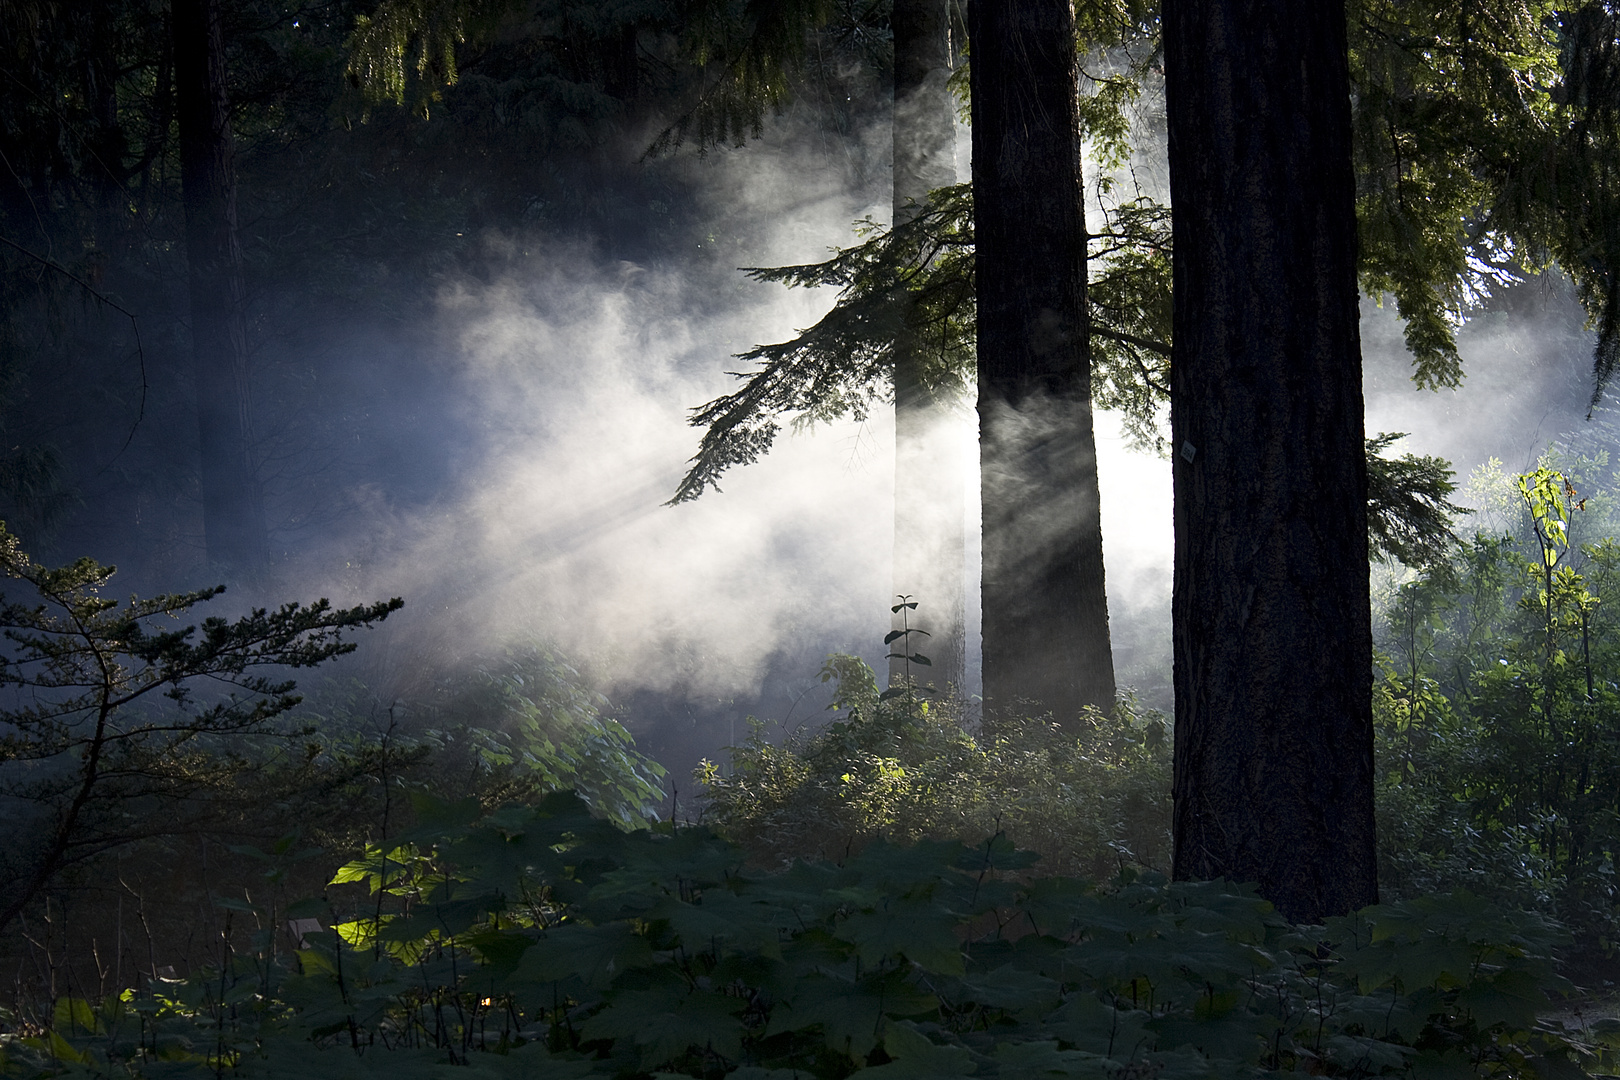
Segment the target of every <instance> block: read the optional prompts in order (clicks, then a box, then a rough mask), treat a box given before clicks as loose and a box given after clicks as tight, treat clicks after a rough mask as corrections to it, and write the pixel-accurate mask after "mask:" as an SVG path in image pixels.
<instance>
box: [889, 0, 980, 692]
mask: <svg viewBox="0 0 1620 1080" xmlns="http://www.w3.org/2000/svg"><path fill="white" fill-rule="evenodd" d="M889 25H890V27H891V29H892V33H893V38H894V118H893V145H894V214H893V221H894V222H895V223H896V224H899V223H904V222H906V221H910V220H912V219H914V218H915V217H916V216H917V215H918V214H919V213H922V212H924V211H926V210H927V209H928V207H929V196H930V193H932V192H934V191H937V190H939V189H941V188H945V187H948V186H949V185H951V184H953V183H955V182H956V123H955V116H954V112H955V109H954V104H955V103H954V101H953V100H952V97H951V92H950V88H949V87H948V86H947V81H948V80H949V77H950V72H951V33H950V29H951V28H950V5H949V3H948V2H947V0H897V2H896V3H895V5H894V10H893V11H892V13H891V14H890V16H889ZM896 294H897V295H896V300H897V301H898V302H899V303H901V304H903V305H905V307H906V308H907V309H908V310H906V312H905V315H904V318H903V321H902V322H901V324H900V326H899V329H898V332H897V334H896V336H895V342H894V375H893V379H894V591H895V593H896V594H902V595H909V596H911V597H912V598H914V599H915V600H917V601H918V607H917V609H916V610H915V611H914V612H911V613H910V616H909V617H910V619H911V628H912V629H914V630H921V631H924V632H925V633H926V635H927V637H926V640H924V641H921V642H920V643H919V642H917V641H913V642H912V644H913V645H917V648H916V649H913V648H907V649H905V650H902V651H904V652H908V653H915V652H917V651H918V649H920V650H921V652H922V653H923V655H925V656H927V657H928V658H929V660H930V662H931V664H932V666H931V667H930V668H929V669H928V673H927V674H926V675H923V676H921V678H920V680H919V681H922V682H932V683H933V684H934V685H935V686H936V687H938V688H939V689H941V690H943V689H945V688H946V687H947V686H957V687H960V686H961V685H962V680H963V678H964V676H965V674H966V662H967V625H966V624H967V619H966V614H965V611H964V609H965V606H966V605H965V603H964V596H963V588H964V577H965V574H964V571H965V569H966V565H965V558H966V556H965V549H966V532H967V530H966V523H965V520H964V516H963V514H964V509H965V503H966V496H967V482H966V475H965V472H964V469H963V461H964V457H963V455H964V452H965V450H966V447H965V446H964V445H963V443H962V439H961V430H962V426H963V425H962V424H961V422H960V420H959V419H958V418H957V416H956V412H957V410H958V409H959V408H961V405H962V400H961V398H962V395H961V393H960V392H959V384H958V383H955V382H953V381H949V380H940V379H937V378H934V377H932V373H933V370H934V369H936V368H937V367H938V366H939V363H940V361H939V354H940V353H941V352H943V351H945V350H944V349H942V347H941V344H940V343H939V342H938V341H937V339H935V338H934V337H933V336H932V335H930V334H929V332H928V326H927V317H926V308H924V307H920V306H917V305H914V304H913V303H912V297H911V294H910V292H909V290H905V289H898V290H896ZM894 627H895V629H897V630H898V629H900V628H901V623H900V618H899V616H898V615H897V616H896V617H895V624H894ZM901 663H902V662H901V661H898V660H896V661H893V662H891V665H890V672H889V675H890V679H891V681H893V680H895V679H898V678H902V677H903V676H902V674H901V666H900V665H901ZM915 674H918V673H916V672H914V675H915Z"/></svg>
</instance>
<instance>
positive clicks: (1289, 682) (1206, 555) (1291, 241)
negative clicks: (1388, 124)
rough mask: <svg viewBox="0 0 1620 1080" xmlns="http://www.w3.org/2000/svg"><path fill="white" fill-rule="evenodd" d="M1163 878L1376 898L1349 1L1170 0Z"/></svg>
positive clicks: (1299, 909) (1316, 899)
mask: <svg viewBox="0 0 1620 1080" xmlns="http://www.w3.org/2000/svg"><path fill="white" fill-rule="evenodd" d="M1163 25H1164V43H1165V70H1166V91H1167V97H1168V106H1169V135H1170V194H1171V200H1172V203H1173V205H1174V206H1175V224H1174V240H1175V282H1174V290H1175V292H1174V296H1175V323H1174V328H1175V346H1174V354H1173V357H1172V363H1171V372H1172V375H1171V414H1172V432H1173V439H1174V447H1173V451H1174V470H1175V532H1176V541H1175V592H1174V600H1173V605H1172V607H1173V615H1174V646H1175V691H1176V726H1175V812H1174V815H1175V816H1174V821H1175V826H1174V827H1175V876H1176V877H1177V878H1181V879H1210V878H1220V877H1225V878H1231V879H1235V880H1242V881H1253V882H1258V883H1259V886H1260V890H1261V893H1262V895H1264V896H1265V897H1266V898H1267V899H1269V900H1271V901H1272V902H1273V903H1274V904H1276V905H1277V908H1278V909H1279V910H1280V911H1281V912H1282V913H1283V914H1284V915H1285V916H1287V917H1288V918H1290V919H1292V920H1295V921H1301V922H1315V921H1317V920H1320V919H1322V918H1324V917H1326V916H1330V915H1336V914H1342V913H1345V912H1348V911H1351V910H1354V909H1357V908H1360V907H1362V906H1364V905H1367V904H1371V903H1374V902H1376V900H1377V895H1378V893H1377V875H1376V864H1375V861H1374V848H1373V772H1372V767H1373V731H1372V715H1371V680H1372V640H1371V616H1370V611H1369V601H1368V592H1367V473H1366V455H1365V441H1364V439H1363V414H1362V396H1361V352H1360V338H1359V331H1358V304H1357V292H1356V220H1355V205H1354V198H1355V191H1354V179H1353V176H1352V172H1351V157H1350V138H1351V129H1350V98H1349V76H1348V69H1347V58H1346V41H1345V14H1344V6H1343V0H1315V2H1310V3H1300V2H1295V0H1165V4H1164V16H1163Z"/></svg>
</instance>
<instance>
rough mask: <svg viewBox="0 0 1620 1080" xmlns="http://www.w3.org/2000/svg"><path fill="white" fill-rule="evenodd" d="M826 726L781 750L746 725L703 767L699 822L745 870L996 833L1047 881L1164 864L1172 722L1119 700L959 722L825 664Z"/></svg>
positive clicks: (951, 713) (934, 704)
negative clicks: (728, 844) (1068, 712)
mask: <svg viewBox="0 0 1620 1080" xmlns="http://www.w3.org/2000/svg"><path fill="white" fill-rule="evenodd" d="M821 678H822V681H823V682H829V683H832V684H834V686H835V692H834V695H833V700H832V704H831V705H830V706H829V708H830V709H832V710H833V711H835V712H836V713H837V716H836V718H835V719H834V720H833V721H832V722H831V723H829V724H826V725H825V726H818V727H810V726H809V725H807V726H806V727H805V728H802V729H800V731H798V732H796V733H794V734H793V735H790V736H789V737H788V738H786V739H785V740H782V741H781V742H780V743H773V742H772V741H771V740H770V739H769V738H768V737H767V731H766V728H765V725H764V724H763V723H762V722H760V721H758V720H751V721H750V729H749V735H748V737H747V739H746V740H745V741H744V742H743V744H742V745H741V746H735V747H730V748H729V750H730V759H729V762H728V764H727V766H726V767H724V768H722V767H721V766H720V765H718V764H716V763H712V762H704V763H703V765H702V767H701V768H700V769H699V770H698V773H697V780H698V782H699V783H700V784H701V785H702V791H703V800H704V811H703V818H702V820H703V822H704V823H705V824H708V825H712V826H713V827H714V828H715V831H717V832H719V833H720V834H722V835H724V836H725V837H727V838H728V839H731V840H735V841H736V842H737V843H738V844H740V845H741V846H742V847H743V849H744V850H745V851H746V852H747V853H748V855H749V858H750V860H751V862H752V863H754V864H755V865H758V866H762V867H767V868H783V867H787V866H791V865H792V863H793V861H794V860H795V859H800V858H812V859H813V858H820V859H830V860H842V859H844V858H845V857H847V856H848V855H850V854H853V853H855V852H858V851H860V850H861V849H862V848H863V847H864V846H865V845H867V844H869V843H872V842H873V841H875V840H879V839H882V840H887V841H890V842H898V843H910V842H915V841H919V840H960V841H962V842H964V843H967V844H972V843H974V842H976V841H977V840H979V839H981V838H982V837H985V836H989V835H991V834H994V833H1001V834H1004V835H1005V836H1006V837H1007V838H1008V839H1009V840H1011V842H1012V843H1013V844H1015V845H1017V846H1019V847H1027V848H1030V849H1033V850H1035V851H1039V852H1040V853H1041V856H1042V860H1041V866H1042V868H1043V870H1044V871H1045V872H1046V873H1048V874H1055V873H1062V874H1080V875H1083V876H1088V877H1092V878H1104V877H1111V876H1113V875H1114V874H1116V873H1118V872H1119V871H1120V870H1122V869H1124V868H1127V867H1129V868H1132V869H1136V870H1161V871H1162V870H1167V869H1169V866H1170V768H1171V755H1170V741H1171V740H1170V723H1169V719H1168V718H1167V717H1165V716H1164V715H1163V714H1161V713H1158V712H1156V711H1154V710H1152V709H1146V708H1142V707H1141V706H1139V705H1138V704H1137V702H1136V701H1135V700H1134V699H1133V698H1131V697H1130V696H1128V695H1121V697H1120V698H1119V700H1118V701H1117V702H1116V703H1115V707H1114V711H1113V714H1112V715H1107V714H1104V713H1102V712H1099V711H1098V710H1096V709H1087V710H1086V711H1085V712H1084V713H1083V714H1081V715H1080V716H1079V717H1077V718H1076V720H1075V722H1074V723H1072V724H1070V725H1068V726H1067V727H1065V726H1063V725H1060V724H1056V723H1053V722H1052V720H1051V718H1050V717H1049V716H1048V717H1044V718H1043V717H1033V718H1032V717H1029V716H1023V715H1018V714H1014V715H1012V716H1008V717H1005V718H1002V719H998V720H995V721H993V722H987V723H982V724H976V725H969V724H965V723H964V722H963V719H962V717H961V715H960V713H959V711H958V710H957V709H955V708H953V705H952V702H951V701H950V699H949V698H946V699H945V700H942V701H929V700H927V699H925V698H923V697H922V696H921V695H920V693H918V692H911V691H910V690H909V689H908V688H906V687H900V688H897V689H891V690H888V691H883V692H880V691H879V689H878V685H877V678H876V676H875V675H874V674H873V672H872V669H871V668H869V667H867V666H866V664H865V663H863V662H862V661H861V660H860V659H859V658H857V657H854V656H847V655H843V654H834V655H833V656H831V657H830V658H829V659H828V660H827V663H826V665H825V666H824V667H823V668H822V671H821Z"/></svg>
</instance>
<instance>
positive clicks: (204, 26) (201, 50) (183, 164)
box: [170, 0, 265, 576]
mask: <svg viewBox="0 0 1620 1080" xmlns="http://www.w3.org/2000/svg"><path fill="white" fill-rule="evenodd" d="M170 19H171V23H172V29H173V40H174V76H175V104H176V119H177V120H178V124H179V129H180V186H181V194H182V198H183V200H184V202H185V213H186V258H187V263H188V272H189V279H190V286H191V343H192V361H193V365H194V368H193V370H194V373H195V379H196V390H197V428H198V434H199V439H200V444H201V446H200V448H201V453H202V499H203V530H204V534H205V536H206V541H207V548H208V562H209V564H210V566H211V567H213V568H215V569H218V570H223V571H226V572H230V573H234V574H240V575H247V576H252V575H253V574H254V573H255V572H256V571H257V570H258V569H259V568H260V567H261V565H262V563H263V560H264V547H265V523H264V505H263V500H262V498H261V496H260V494H259V487H258V478H257V476H256V475H255V471H254V467H253V461H252V453H253V423H252V409H251V407H250V401H249V397H248V357H247V326H246V317H245V312H244V310H243V287H242V252H241V248H240V246H239V244H238V241H237V235H236V171H235V166H234V163H233V153H234V149H233V141H232V137H231V123H230V111H229V108H228V105H227V101H226V96H225V49H224V43H223V39H222V36H221V32H220V25H219V14H218V12H217V10H216V9H215V6H214V3H213V0H174V2H173V7H172V9H171V12H170Z"/></svg>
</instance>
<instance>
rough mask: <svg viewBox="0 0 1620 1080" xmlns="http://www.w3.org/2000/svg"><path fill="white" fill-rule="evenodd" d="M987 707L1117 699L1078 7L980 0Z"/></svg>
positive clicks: (973, 22)
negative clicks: (1093, 347)
mask: <svg viewBox="0 0 1620 1080" xmlns="http://www.w3.org/2000/svg"><path fill="white" fill-rule="evenodd" d="M968 41H969V43H970V45H971V47H972V50H973V61H972V80H973V214H974V242H975V247H976V255H975V275H976V281H977V290H978V359H979V462H980V470H981V479H980V482H981V485H982V497H983V506H984V525H983V530H984V576H983V586H982V588H983V601H984V699H985V707H986V710H987V715H993V714H995V713H997V712H1005V711H1008V710H1011V709H1015V708H1020V707H1023V706H1024V705H1025V704H1026V703H1027V704H1032V706H1033V708H1035V709H1038V710H1042V711H1050V712H1051V713H1052V714H1053V715H1054V716H1055V717H1056V718H1057V719H1058V720H1059V721H1060V722H1064V723H1072V722H1074V720H1075V719H1076V717H1077V716H1078V715H1079V712H1080V710H1081V709H1082V708H1083V707H1084V706H1086V705H1095V706H1097V707H1098V708H1101V709H1104V710H1109V709H1112V708H1113V704H1114V662H1113V655H1112V652H1111V650H1110V646H1109V640H1108V595H1107V592H1106V590H1105V588H1104V580H1103V557H1102V519H1101V515H1100V513H1099V506H1098V494H1097V447H1096V439H1095V437H1094V435H1093V431H1092V422H1091V371H1090V363H1089V360H1090V356H1089V354H1090V343H1089V334H1088V330H1087V319H1086V229H1085V217H1084V209H1083V203H1082V201H1081V188H1080V126H1079V125H1080V120H1079V103H1078V100H1077V96H1076V95H1077V92H1078V63H1079V62H1078V57H1077V55H1076V52H1075V26H1074V13H1073V10H1072V9H1071V7H1070V5H1069V0H1020V2H1017V3H1013V2H1011V0H972V2H971V3H970V4H969V6H968Z"/></svg>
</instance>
